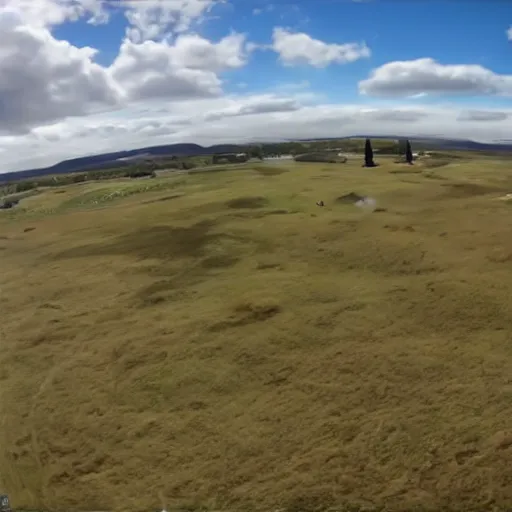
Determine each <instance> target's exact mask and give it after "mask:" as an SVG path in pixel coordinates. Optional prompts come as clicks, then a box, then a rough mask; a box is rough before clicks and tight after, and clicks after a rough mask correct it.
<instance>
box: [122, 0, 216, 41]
mask: <svg viewBox="0 0 512 512" xmlns="http://www.w3.org/2000/svg"><path fill="white" fill-rule="evenodd" d="M216 3H219V0H186V1H184V0H143V1H140V0H125V1H124V2H123V7H124V8H125V15H126V18H127V19H128V21H129V23H130V25H131V26H130V27H129V29H128V31H127V34H128V37H129V38H130V39H132V40H133V41H134V42H141V41H145V40H147V39H158V38H162V37H163V36H165V35H166V34H167V33H168V32H169V31H172V32H177V33H180V32H184V31H185V30H187V29H188V28H189V27H190V26H191V24H192V22H194V21H200V20H201V19H202V17H203V16H204V15H205V14H206V13H207V12H209V11H210V10H211V8H212V7H213V6H214V5H215V4H216Z"/></svg>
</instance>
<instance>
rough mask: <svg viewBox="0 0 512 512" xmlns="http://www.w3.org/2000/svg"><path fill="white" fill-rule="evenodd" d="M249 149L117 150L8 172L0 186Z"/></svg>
mask: <svg viewBox="0 0 512 512" xmlns="http://www.w3.org/2000/svg"><path fill="white" fill-rule="evenodd" d="M245 148H246V146H242V145H237V144H219V145H215V146H210V147H203V146H199V145H198V144H169V145H165V146H151V147H145V148H139V149H132V150H130V151H116V152H113V153H103V154H100V155H92V156H84V157H80V158H72V159H70V160H64V161H62V162H59V163H58V164H55V165H52V166H50V167H41V168H38V169H27V170H24V171H15V172H6V173H4V174H0V183H1V182H6V181H11V180H19V179H24V178H33V177H36V176H45V175H49V174H68V173H71V172H77V171H90V170H93V169H106V168H115V167H124V166H126V165H127V164H128V163H130V161H134V160H137V158H141V159H143V158H152V157H171V156H176V157H185V156H200V155H211V154H213V153H239V152H241V151H243V150H244V149H245Z"/></svg>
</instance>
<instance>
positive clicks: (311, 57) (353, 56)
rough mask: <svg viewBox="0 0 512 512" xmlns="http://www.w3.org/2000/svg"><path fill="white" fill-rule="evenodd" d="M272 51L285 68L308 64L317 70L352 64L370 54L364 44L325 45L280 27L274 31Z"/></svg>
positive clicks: (302, 34) (306, 35)
mask: <svg viewBox="0 0 512 512" xmlns="http://www.w3.org/2000/svg"><path fill="white" fill-rule="evenodd" d="M272 49H273V50H274V51H275V52H276V53H277V54H278V55H279V59H280V60H281V62H283V64H285V65H287V66H296V65H300V64H309V65H310V66H314V67H317V68H324V67H326V66H328V65H329V64H333V63H337V64H346V63H348V62H354V61H356V60H359V59H362V58H366V57H369V56H370V53H371V52H370V49H369V48H368V47H367V46H366V44H364V43H346V44H334V43H325V42H323V41H320V40H318V39H313V38H312V37H311V36H309V35H308V34H305V33H303V32H297V33H293V32H289V31H288V30H286V29H285V28H282V27H277V28H275V29H274V32H273V35H272Z"/></svg>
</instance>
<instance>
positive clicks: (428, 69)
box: [359, 58, 512, 97]
mask: <svg viewBox="0 0 512 512" xmlns="http://www.w3.org/2000/svg"><path fill="white" fill-rule="evenodd" d="M359 91H360V92H361V93H363V94H368V95H374V96H383V97H399V96H412V95H417V94H468V95H479V94H481V95H484V94H494V95H502V96H511V95H512V75H499V74H497V73H494V72H492V71H491V70H489V69H486V68H484V67H482V66H480V65H465V64H458V65H454V64H450V65H445V64H440V63H438V62H436V61H435V60H434V59H430V58H424V59H417V60H409V61H395V62H388V63H387V64H384V65H383V66H380V67H379V68H377V69H375V70H373V71H372V73H371V75H370V77H369V78H368V79H366V80H363V81H361V82H359Z"/></svg>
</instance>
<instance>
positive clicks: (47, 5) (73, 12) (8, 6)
mask: <svg viewBox="0 0 512 512" xmlns="http://www.w3.org/2000/svg"><path fill="white" fill-rule="evenodd" d="M0 9H1V10H2V12H3V13H7V12H8V13H11V14H15V15H16V17H19V18H22V19H23V20H24V21H25V22H26V23H27V24H29V25H30V26H33V27H51V26H55V25H60V24H61V23H64V22H65V21H76V20H77V19H79V18H82V17H84V16H85V17H87V18H88V22H89V23H92V24H100V23H106V22H107V21H108V19H109V13H108V10H107V6H106V2H105V0H1V1H0Z"/></svg>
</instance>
